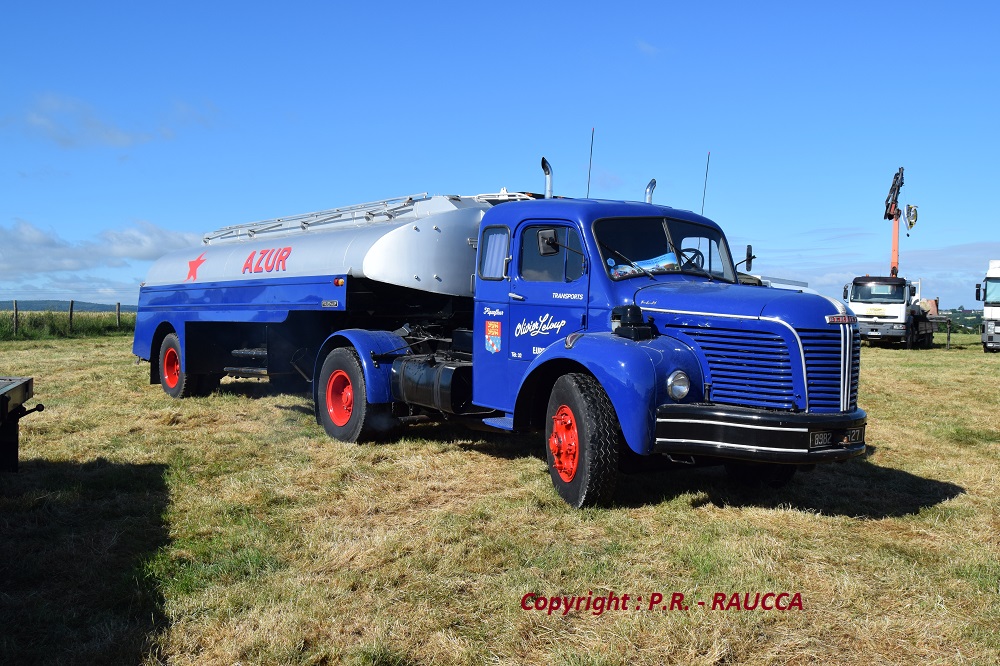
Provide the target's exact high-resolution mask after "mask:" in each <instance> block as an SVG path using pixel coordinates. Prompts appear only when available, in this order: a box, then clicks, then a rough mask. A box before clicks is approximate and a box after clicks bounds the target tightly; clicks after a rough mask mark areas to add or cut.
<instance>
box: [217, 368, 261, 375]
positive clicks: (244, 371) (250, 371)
mask: <svg viewBox="0 0 1000 666" xmlns="http://www.w3.org/2000/svg"><path fill="white" fill-rule="evenodd" d="M222 371H223V372H225V373H226V374H227V375H231V376H233V377H267V368H223V369H222Z"/></svg>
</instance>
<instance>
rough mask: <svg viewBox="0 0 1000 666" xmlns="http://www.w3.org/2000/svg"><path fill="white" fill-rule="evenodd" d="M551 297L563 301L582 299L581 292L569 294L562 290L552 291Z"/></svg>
mask: <svg viewBox="0 0 1000 666" xmlns="http://www.w3.org/2000/svg"><path fill="white" fill-rule="evenodd" d="M552 298H558V299H560V300H563V301H582V300H583V294H570V293H566V292H563V291H553V292H552Z"/></svg>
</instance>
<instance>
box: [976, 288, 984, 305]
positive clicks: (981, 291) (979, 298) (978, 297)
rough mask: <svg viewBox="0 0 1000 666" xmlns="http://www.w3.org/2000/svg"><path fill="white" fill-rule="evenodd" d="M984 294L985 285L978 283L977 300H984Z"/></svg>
mask: <svg viewBox="0 0 1000 666" xmlns="http://www.w3.org/2000/svg"><path fill="white" fill-rule="evenodd" d="M982 296H983V285H981V284H977V285H976V300H977V301H981V300H983V298H982Z"/></svg>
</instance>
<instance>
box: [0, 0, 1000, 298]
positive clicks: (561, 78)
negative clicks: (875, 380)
mask: <svg viewBox="0 0 1000 666" xmlns="http://www.w3.org/2000/svg"><path fill="white" fill-rule="evenodd" d="M998 7H1000V5H997V4H996V3H985V2H984V3H961V2H959V3H949V4H944V3H919V2H917V3H913V2H906V3H904V2H885V3H869V2H859V3H853V2H847V3H844V2H838V3H821V2H806V3H770V2H763V3H742V2H732V3H730V2H705V3H690V2H684V3H677V2H620V3H608V2H600V3H592V2H572V3H570V2H549V3H520V2H510V3H504V4H497V3H396V2H391V1H387V2H381V3H366V4H365V5H364V6H362V5H361V4H360V3H358V4H354V3H351V4H345V3H336V2H296V1H294V0H292V1H290V2H286V3H280V4H279V3H267V4H265V3H246V2H243V3H237V2H212V3H203V2H200V3H194V2H185V1H181V2H174V3H169V4H162V3H161V4H150V3H135V2H103V3H77V2H49V1H46V0H37V1H36V2H31V3H28V2H20V3H7V6H6V7H5V8H4V10H3V12H2V17H3V20H2V24H3V25H4V27H5V28H6V29H5V30H4V39H3V40H2V41H0V85H2V91H3V94H2V95H0V301H2V300H10V299H13V298H17V299H23V300H28V299H35V298H59V299H68V298H75V299H77V300H85V301H97V302H106V303H114V302H119V301H120V302H122V303H135V301H136V299H137V296H138V285H139V282H141V281H142V279H143V277H144V275H145V273H146V270H147V269H148V267H149V265H150V263H151V261H152V260H153V259H155V258H156V257H157V256H159V255H160V254H163V253H165V252H167V251H169V250H172V249H176V248H179V247H185V246H188V245H195V244H197V243H198V242H199V239H200V238H201V235H202V234H203V233H205V232H207V231H210V230H213V229H217V228H219V227H223V226H227V225H231V224H239V223H243V222H250V221H254V220H260V219H266V218H270V217H277V216H282V215H290V214H295V213H304V212H309V211H313V210H319V209H323V208H331V207H334V206H340V205H347V204H352V203H359V202H363V201H370V200H375V199H382V198H387V197H393V196H400V195H405V194H412V193H416V192H425V191H426V192H430V193H432V194H477V193H481V192H495V191H497V190H499V189H500V188H501V187H506V188H508V189H509V190H532V191H536V192H537V191H543V188H544V180H543V176H542V173H541V170H540V168H539V166H538V165H539V161H540V158H541V157H542V156H543V155H544V156H545V157H547V158H548V160H549V161H550V162H551V163H552V165H553V170H554V183H555V191H556V194H560V195H564V196H584V195H585V194H586V191H587V171H588V157H589V150H590V137H591V128H595V143H594V151H593V169H592V177H591V184H590V194H591V196H593V197H600V198H612V199H615V198H624V199H641V198H642V196H643V190H644V188H645V186H646V183H647V182H648V181H649V179H650V178H656V180H657V189H656V192H655V195H654V201H656V202H657V203H665V204H668V205H672V206H675V207H678V208H685V209H689V210H694V211H696V212H697V211H700V210H701V205H702V191H703V185H704V176H705V160H706V156H707V154H708V152H709V151H711V155H712V157H711V169H710V173H709V178H708V187H707V195H706V200H705V208H704V212H705V215H707V216H708V217H711V218H713V219H714V220H716V221H717V222H719V223H720V224H721V225H722V226H723V228H724V229H725V230H726V231H727V233H728V235H729V238H730V243H731V244H732V246H733V247H734V248H739V247H741V246H742V245H745V244H746V243H752V244H753V246H754V251H755V253H756V255H757V257H758V258H757V260H756V261H755V265H754V272H755V273H763V274H765V275H772V276H781V277H785V278H789V279H795V280H804V281H807V282H808V283H809V285H810V286H811V287H813V288H815V289H816V290H818V291H820V292H822V293H825V294H828V295H831V296H837V295H839V293H840V291H841V287H842V285H843V284H844V283H845V282H847V281H849V280H850V278H851V277H852V276H854V275H863V274H866V273H869V274H885V273H887V272H888V269H889V255H890V243H891V225H890V223H889V222H888V221H885V220H883V219H882V214H883V211H884V201H885V197H886V194H887V192H888V189H889V185H890V183H891V181H892V176H893V174H894V173H895V172H896V170H897V169H898V168H899V167H900V166H902V167H904V168H905V185H904V187H903V190H902V194H901V196H900V203H901V204H916V205H918V206H919V215H920V217H919V221H918V223H917V226H916V227H915V228H914V230H913V231H912V232H911V233H910V236H909V237H906V236H905V235H903V234H901V236H902V237H901V239H900V273H901V275H903V276H905V277H910V278H917V277H919V278H922V279H923V285H924V295H925V297H926V296H929V297H934V296H939V297H940V299H941V306H942V307H944V308H951V307H957V306H959V305H964V306H965V307H967V308H968V307H972V306H974V305H975V302H974V300H973V292H974V285H975V283H976V282H977V281H979V280H981V278H982V276H983V274H984V273H985V270H986V265H987V261H988V260H989V259H998V258H1000V224H998V217H1000V214H998V212H997V206H996V205H995V203H994V192H995V191H996V186H995V184H996V183H997V181H998V177H1000V168H998V166H997V152H998V148H1000V145H998V144H1000V139H998V129H997V126H998V123H997V120H998V117H1000V113H998V111H997V96H998V93H1000V50H998V47H997V46H996V44H997V42H996V39H995V31H996V26H997V25H1000V20H998V19H1000V9H998ZM737 254H740V252H739V251H738V250H737Z"/></svg>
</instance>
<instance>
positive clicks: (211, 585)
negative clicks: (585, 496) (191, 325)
mask: <svg viewBox="0 0 1000 666" xmlns="http://www.w3.org/2000/svg"><path fill="white" fill-rule="evenodd" d="M943 337H944V336H938V338H939V340H940V341H943ZM130 344H131V341H130V339H128V338H115V337H111V338H91V339H75V340H45V341H18V342H3V343H0V374H6V375H27V376H33V377H35V393H36V399H37V401H39V402H43V403H44V404H45V411H44V412H43V413H40V414H32V415H30V416H28V417H26V418H25V419H24V420H23V421H22V422H21V455H20V460H21V466H20V467H21V469H20V472H19V473H18V474H4V475H0V663H4V664H8V663H9V664H24V663H81V664H94V663H107V664H130V663H132V664H138V663H171V664H237V663H240V664H258V663H259V664H326V663H349V664H423V663H443V664H480V663H499V664H508V663H509V664H514V663H555V664H574V665H583V664H660V663H672V664H813V663H829V664H995V663H1000V634H998V631H997V627H998V626H1000V563H998V562H1000V499H998V492H997V491H998V482H997V479H998V477H1000V444H998V441H1000V418H998V415H1000V391H998V390H997V378H998V376H1000V355H985V354H983V353H982V350H981V347H980V346H979V343H978V338H977V336H974V335H963V336H954V337H953V344H952V348H951V349H950V350H946V349H945V348H944V346H943V345H942V344H939V345H938V346H937V347H935V348H934V349H931V350H927V351H912V352H908V351H905V350H900V349H880V348H868V347H865V348H864V349H863V350H862V386H861V394H860V403H861V406H862V407H864V408H865V409H867V410H868V413H869V429H868V442H869V444H870V447H871V449H872V453H871V455H870V456H869V457H868V458H867V459H864V460H855V461H851V462H848V463H845V464H841V465H832V466H826V467H819V468H818V469H816V470H815V471H814V472H812V473H809V474H799V475H797V476H796V477H795V478H794V479H793V480H792V482H791V484H789V485H788V486H786V487H785V488H783V489H780V490H773V489H767V490H764V489H757V490H753V489H744V488H740V487H736V486H733V485H731V483H730V482H729V481H728V480H727V478H726V476H725V474H724V473H723V472H722V471H721V470H720V469H718V468H699V469H678V470H665V471H656V472H649V473H645V474H639V475H634V476H630V477H626V480H625V481H624V482H623V483H621V484H620V490H619V493H618V497H617V502H616V504H615V506H613V507H612V508H610V509H593V510H585V511H576V510H573V509H570V508H569V507H568V506H566V505H565V504H564V503H563V502H562V501H561V500H560V499H558V497H557V495H556V493H555V491H554V490H553V488H552V486H551V483H550V481H549V478H548V474H547V473H546V468H545V461H544V458H543V457H542V455H543V454H542V450H541V446H540V440H539V439H537V438H530V437H514V436H498V435H489V434H485V433H481V432H474V431H468V430H465V429H461V428H458V427H453V426H435V425H424V426H419V427H413V428H411V429H410V430H408V431H407V433H406V438H405V439H403V440H401V441H398V442H392V443H385V444H379V445H363V446H356V445H345V444H341V443H337V442H333V441H330V440H328V439H327V438H326V437H325V436H324V435H323V433H322V429H321V428H320V427H319V426H318V425H317V424H316V422H315V419H314V417H313V415H312V408H311V404H310V402H309V400H308V399H307V398H306V397H304V396H298V395H284V394H277V393H274V392H272V391H271V390H270V389H269V387H268V385H267V384H266V383H257V382H253V381H245V380H244V381H240V382H236V381H229V380H227V381H226V382H224V383H223V386H222V389H221V390H220V391H219V392H218V393H216V394H214V395H212V396H210V397H207V398H199V399H190V400H183V401H175V400H170V399H169V398H167V396H166V395H164V394H163V392H162V391H161V390H160V388H159V387H156V386H149V385H148V366H146V365H144V364H143V365H137V364H136V363H135V361H134V359H133V357H132V356H131V354H130V349H131V347H130ZM31 404H34V403H33V402H32V403H31ZM767 592H786V593H789V594H791V595H794V594H798V595H800V596H799V598H800V599H801V606H802V608H801V610H799V609H798V608H793V609H791V610H785V611H780V610H761V609H756V610H735V609H733V610H712V608H711V606H712V601H713V598H714V595H715V594H724V595H725V598H726V599H727V602H728V600H729V599H730V597H731V595H732V594H734V593H740V594H741V595H742V594H743V593H750V595H751V596H750V600H751V601H752V600H753V598H754V597H753V595H754V594H755V593H767ZM527 593H538V594H539V595H543V596H545V597H550V596H557V595H558V596H583V597H588V596H589V597H591V598H596V597H600V596H604V597H606V596H607V595H608V594H609V593H614V594H615V595H617V596H618V597H621V596H622V595H624V594H628V595H629V597H630V601H629V603H628V604H627V609H621V608H619V609H614V608H611V609H609V610H605V611H604V612H603V613H601V614H597V613H596V611H594V610H593V605H592V608H591V610H589V611H588V610H574V611H572V612H570V613H568V614H566V615H563V614H561V613H562V611H561V610H559V611H556V613H554V614H552V615H548V614H547V612H546V611H536V610H523V609H522V606H521V604H522V598H523V597H524V595H526V594H527ZM654 593H659V594H662V595H663V596H664V600H663V603H662V604H657V605H656V609H655V610H652V611H649V610H646V608H647V607H648V604H649V600H650V598H651V595H653V594H654ZM672 593H681V594H684V595H685V602H684V603H685V605H688V610H666V611H665V610H663V609H662V608H661V606H662V605H666V604H667V603H668V601H669V600H670V598H671V594H672ZM638 597H641V600H639V599H638ZM792 598H793V597H787V598H784V599H785V604H787V603H788V602H789V601H790V600H791V599H792ZM698 601H701V602H705V604H706V605H705V606H704V607H703V606H699V605H697V602H698ZM592 604H593V602H592ZM529 607H530V603H529ZM636 607H638V608H639V609H638V610H636ZM581 608H585V606H581Z"/></svg>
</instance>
